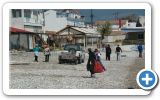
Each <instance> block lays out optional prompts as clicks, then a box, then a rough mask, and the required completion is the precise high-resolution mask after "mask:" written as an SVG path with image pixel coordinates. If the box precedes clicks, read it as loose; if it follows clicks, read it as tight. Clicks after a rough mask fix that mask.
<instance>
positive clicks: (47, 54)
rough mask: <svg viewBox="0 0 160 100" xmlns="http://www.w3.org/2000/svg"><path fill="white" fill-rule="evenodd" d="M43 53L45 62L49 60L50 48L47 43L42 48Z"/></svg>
mask: <svg viewBox="0 0 160 100" xmlns="http://www.w3.org/2000/svg"><path fill="white" fill-rule="evenodd" d="M44 55H45V62H49V56H50V49H49V46H48V45H47V46H46V47H45V49H44Z"/></svg>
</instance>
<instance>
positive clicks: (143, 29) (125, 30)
mask: <svg viewBox="0 0 160 100" xmlns="http://www.w3.org/2000/svg"><path fill="white" fill-rule="evenodd" d="M121 31H122V32H126V33H128V32H145V28H121Z"/></svg>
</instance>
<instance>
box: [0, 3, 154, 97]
mask: <svg viewBox="0 0 160 100" xmlns="http://www.w3.org/2000/svg"><path fill="white" fill-rule="evenodd" d="M10 9H145V55H147V56H145V69H148V70H150V69H151V6H150V5H149V4H148V3H6V4H5V5H4V6H3V19H2V20H3V46H2V47H3V53H2V55H3V92H4V94H6V95H148V94H150V92H151V91H145V90H143V89H10V88H9V20H10V19H9V16H10V13H9V10H10ZM113 93H114V94H113Z"/></svg>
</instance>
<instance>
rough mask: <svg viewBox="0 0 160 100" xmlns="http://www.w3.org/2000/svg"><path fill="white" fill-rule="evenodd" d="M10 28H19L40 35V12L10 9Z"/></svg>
mask: <svg viewBox="0 0 160 100" xmlns="http://www.w3.org/2000/svg"><path fill="white" fill-rule="evenodd" d="M10 27H15V28H20V29H24V30H27V31H30V32H34V33H42V32H43V31H42V29H43V15H42V12H41V11H40V10H33V9H12V10H11V11H10Z"/></svg>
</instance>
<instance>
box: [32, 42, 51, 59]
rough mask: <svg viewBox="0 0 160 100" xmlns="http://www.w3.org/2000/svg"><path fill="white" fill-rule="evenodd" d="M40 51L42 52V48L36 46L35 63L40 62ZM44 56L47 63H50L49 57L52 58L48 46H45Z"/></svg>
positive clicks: (34, 49) (34, 50)
mask: <svg viewBox="0 0 160 100" xmlns="http://www.w3.org/2000/svg"><path fill="white" fill-rule="evenodd" d="M39 51H40V47H39V45H38V44H36V45H35V47H34V48H33V52H34V57H35V59H34V61H35V62H38V56H39ZM43 51H44V55H45V62H49V56H50V49H49V46H48V45H45V46H44V50H43Z"/></svg>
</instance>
